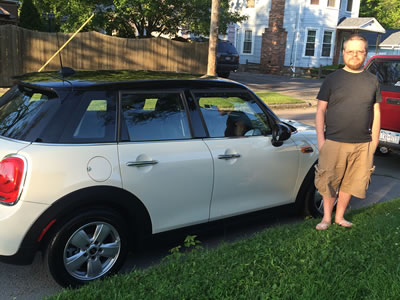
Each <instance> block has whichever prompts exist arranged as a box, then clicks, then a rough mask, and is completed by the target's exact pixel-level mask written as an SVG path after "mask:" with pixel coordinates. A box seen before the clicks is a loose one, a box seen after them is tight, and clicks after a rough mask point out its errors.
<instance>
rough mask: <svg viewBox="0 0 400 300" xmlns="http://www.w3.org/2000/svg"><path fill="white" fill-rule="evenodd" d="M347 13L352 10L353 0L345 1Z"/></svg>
mask: <svg viewBox="0 0 400 300" xmlns="http://www.w3.org/2000/svg"><path fill="white" fill-rule="evenodd" d="M346 10H347V11H352V10H353V0H347V8H346Z"/></svg>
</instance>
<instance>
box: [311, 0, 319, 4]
mask: <svg viewBox="0 0 400 300" xmlns="http://www.w3.org/2000/svg"><path fill="white" fill-rule="evenodd" d="M311 5H319V0H311Z"/></svg>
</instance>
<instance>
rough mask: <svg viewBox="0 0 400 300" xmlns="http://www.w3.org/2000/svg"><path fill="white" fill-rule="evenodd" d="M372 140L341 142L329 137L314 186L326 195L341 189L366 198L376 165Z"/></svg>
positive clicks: (321, 154) (320, 158) (332, 195)
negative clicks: (374, 163)
mask: <svg viewBox="0 0 400 300" xmlns="http://www.w3.org/2000/svg"><path fill="white" fill-rule="evenodd" d="M373 156H374V153H373V150H372V145H371V142H367V143H342V142H336V141H332V140H326V141H325V143H324V144H323V145H322V148H321V150H320V152H319V160H318V165H316V166H315V187H316V188H317V190H318V192H319V193H320V194H321V195H322V196H324V197H336V194H337V193H338V192H339V190H340V191H343V192H346V193H349V194H351V195H353V196H355V197H357V198H362V199H363V198H365V192H366V190H367V189H368V185H369V183H370V179H371V174H372V172H373V171H374V169H375V167H374V166H373Z"/></svg>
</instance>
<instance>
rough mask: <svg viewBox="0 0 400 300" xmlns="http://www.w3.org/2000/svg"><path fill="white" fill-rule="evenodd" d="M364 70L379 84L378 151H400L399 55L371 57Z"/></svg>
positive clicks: (383, 152) (385, 152) (382, 152)
mask: <svg viewBox="0 0 400 300" xmlns="http://www.w3.org/2000/svg"><path fill="white" fill-rule="evenodd" d="M365 68H366V69H367V70H368V71H370V72H371V73H373V74H376V76H377V77H378V80H379V82H380V84H381V94H382V102H381V104H380V108H381V133H380V136H379V147H378V151H379V153H381V154H387V153H389V150H390V149H400V55H378V56H374V57H372V58H371V59H370V60H369V61H368V63H367V64H366V66H365Z"/></svg>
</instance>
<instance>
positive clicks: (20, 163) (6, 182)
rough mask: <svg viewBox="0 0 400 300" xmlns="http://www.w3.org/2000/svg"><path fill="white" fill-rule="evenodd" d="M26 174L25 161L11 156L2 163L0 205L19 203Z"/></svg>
mask: <svg viewBox="0 0 400 300" xmlns="http://www.w3.org/2000/svg"><path fill="white" fill-rule="evenodd" d="M24 174H25V161H24V160H23V159H22V158H20V157H16V156H10V157H7V158H5V159H3V160H2V161H1V162H0V204H6V205H14V204H15V203H17V201H18V198H19V195H20V192H21V191H22V185H23V180H24V177H25V176H24Z"/></svg>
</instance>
